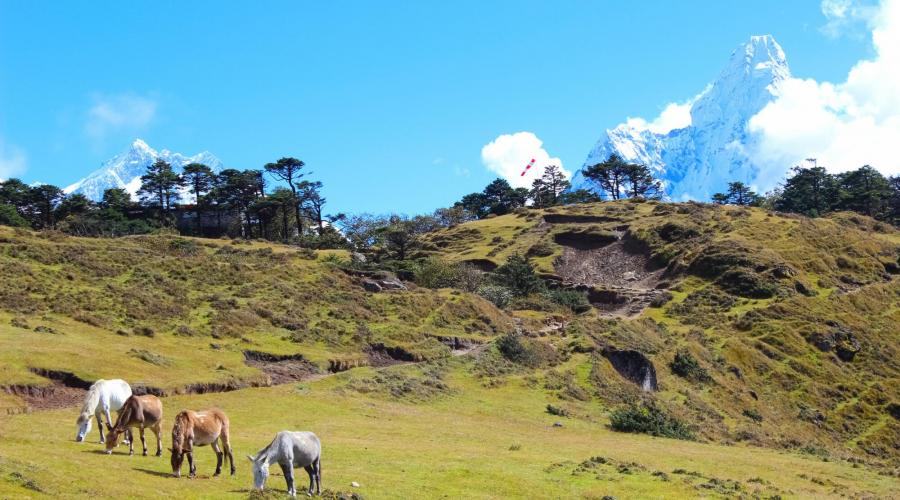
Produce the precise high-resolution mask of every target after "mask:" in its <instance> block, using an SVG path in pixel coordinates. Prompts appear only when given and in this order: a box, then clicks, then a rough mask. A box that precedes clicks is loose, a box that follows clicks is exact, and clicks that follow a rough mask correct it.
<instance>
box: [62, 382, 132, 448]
mask: <svg viewBox="0 0 900 500" xmlns="http://www.w3.org/2000/svg"><path fill="white" fill-rule="evenodd" d="M130 397H131V386H129V385H128V382H125V381H124V380H119V379H114V380H98V381H96V382H94V385H92V386H91V388H90V389H88V392H87V395H86V396H85V397H84V405H82V407H81V414H79V415H78V420H77V421H76V422H75V423H76V424H77V425H78V434H76V435H75V441H78V442H81V441H84V437H85V436H87V434H88V433H89V432H91V417H92V416H94V417H96V418H97V430H99V431H100V442H101V443H102V442H103V418H102V416H103V415H104V414H105V415H106V425H107V427H108V426H111V425H112V418H110V416H109V411H110V410H112V411H119V409H121V408H122V405H124V404H125V401H126V400H127V399H128V398H130Z"/></svg>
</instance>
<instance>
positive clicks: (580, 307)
mask: <svg viewBox="0 0 900 500" xmlns="http://www.w3.org/2000/svg"><path fill="white" fill-rule="evenodd" d="M544 295H545V296H546V297H547V298H548V299H550V300H551V301H552V302H554V303H555V304H559V305H561V306H563V307H568V308H569V309H571V310H572V311H573V312H575V313H583V312H587V311H590V310H591V303H590V302H588V298H587V295H586V294H585V293H584V292H579V291H578V290H560V289H557V290H548V291H547V292H546V293H545V294H544Z"/></svg>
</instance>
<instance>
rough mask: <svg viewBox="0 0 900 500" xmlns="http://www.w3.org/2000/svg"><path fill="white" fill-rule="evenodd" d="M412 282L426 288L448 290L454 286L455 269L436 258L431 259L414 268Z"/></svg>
mask: <svg viewBox="0 0 900 500" xmlns="http://www.w3.org/2000/svg"><path fill="white" fill-rule="evenodd" d="M413 281H415V283H416V284H417V285H419V286H424V287H426V288H450V287H452V286H455V285H456V282H457V267H456V266H455V265H453V264H451V263H449V262H446V261H444V260H441V259H439V258H437V257H431V258H428V259H425V260H423V261H421V262H419V263H418V264H417V265H416V266H415V268H414V269H413Z"/></svg>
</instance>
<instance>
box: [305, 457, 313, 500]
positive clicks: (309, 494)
mask: <svg viewBox="0 0 900 500" xmlns="http://www.w3.org/2000/svg"><path fill="white" fill-rule="evenodd" d="M303 469H304V470H306V473H307V474H309V489H308V490H306V495H307V496H312V492H313V485H315V484H316V471H315V469H313V466H312V464H309V465H307V466H306V467H304V468H303Z"/></svg>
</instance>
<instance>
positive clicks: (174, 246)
mask: <svg viewBox="0 0 900 500" xmlns="http://www.w3.org/2000/svg"><path fill="white" fill-rule="evenodd" d="M202 251H203V248H201V247H200V245H198V244H197V242H196V241H194V240H189V239H186V238H175V239H173V240H171V241H170V242H169V252H171V253H172V254H174V255H179V256H182V257H188V256H191V255H197V254H198V253H200V252H202Z"/></svg>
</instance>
